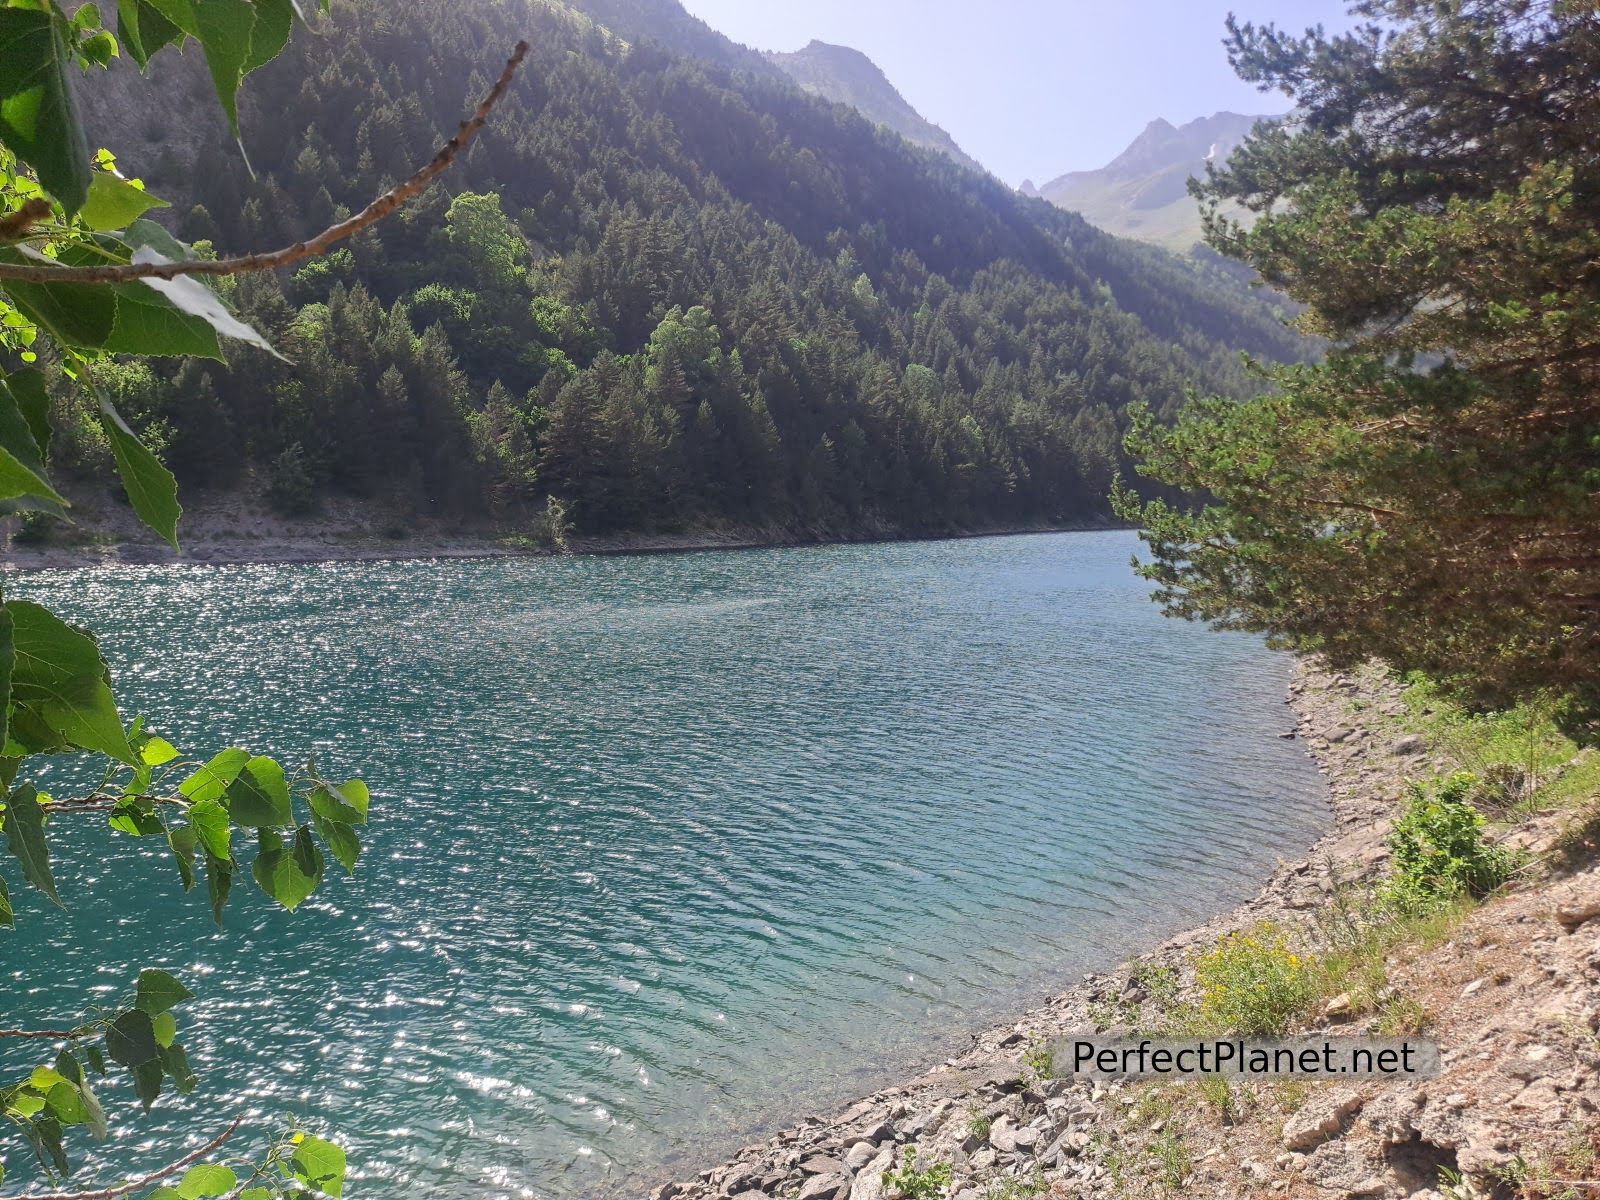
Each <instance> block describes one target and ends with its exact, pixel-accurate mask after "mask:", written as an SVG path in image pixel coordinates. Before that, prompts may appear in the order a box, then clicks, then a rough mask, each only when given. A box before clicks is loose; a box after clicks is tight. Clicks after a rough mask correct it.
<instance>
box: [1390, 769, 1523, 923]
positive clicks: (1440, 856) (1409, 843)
mask: <svg viewBox="0 0 1600 1200" xmlns="http://www.w3.org/2000/svg"><path fill="white" fill-rule="evenodd" d="M1477 786H1478V777H1477V776H1476V775H1473V774H1472V773H1471V772H1470V771H1457V772H1456V773H1455V774H1454V775H1452V776H1450V778H1449V779H1447V780H1445V781H1444V782H1443V783H1441V784H1439V785H1437V786H1436V787H1434V788H1431V789H1430V788H1427V787H1424V786H1423V785H1422V784H1417V783H1413V784H1412V785H1411V787H1410V795H1409V797H1408V799H1407V801H1406V807H1405V811H1404V812H1403V813H1402V814H1401V815H1400V819H1399V820H1398V821H1396V822H1395V826H1394V830H1393V832H1391V833H1390V834H1389V838H1388V841H1387V842H1386V843H1385V844H1386V845H1387V846H1388V847H1389V852H1390V853H1391V854H1392V855H1393V856H1394V867H1393V870H1392V872H1391V874H1390V877H1389V881H1388V883H1387V884H1386V885H1385V887H1384V889H1383V894H1382V898H1383V900H1384V902H1385V903H1386V904H1387V905H1388V906H1389V907H1391V908H1393V909H1394V910H1395V911H1397V912H1399V913H1402V914H1415V913H1419V912H1426V911H1428V910H1430V909H1433V908H1438V907H1440V906H1442V905H1446V904H1450V903H1453V902H1455V901H1458V900H1461V899H1464V898H1469V897H1470V898H1472V899H1482V898H1483V897H1484V896H1487V895H1488V894H1489V893H1490V892H1492V891H1494V890H1495V889H1496V888H1498V887H1499V886H1500V885H1501V884H1503V883H1505V882H1506V880H1508V879H1510V878H1511V875H1512V873H1513V872H1514V871H1515V870H1516V869H1517V867H1518V865H1519V861H1518V858H1517V856H1516V855H1515V854H1513V853H1512V852H1511V851H1509V850H1507V849H1506V848H1505V847H1503V846H1496V845H1493V844H1492V843H1490V842H1488V841H1487V840H1485V838H1484V836H1483V825H1484V821H1483V814H1482V813H1480V812H1479V811H1478V810H1477V809H1475V808H1473V807H1472V805H1471V804H1469V803H1467V796H1468V795H1470V794H1471V792H1472V790H1473V789H1474V788H1475V787H1477Z"/></svg>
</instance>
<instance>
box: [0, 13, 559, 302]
mask: <svg viewBox="0 0 1600 1200" xmlns="http://www.w3.org/2000/svg"><path fill="white" fill-rule="evenodd" d="M527 55H528V43H527V42H525V41H524V42H518V43H517V45H516V49H515V50H514V51H512V54H511V57H510V58H509V59H507V60H506V65H505V70H503V71H501V72H500V78H499V79H498V80H496V82H495V85H494V87H493V88H491V89H490V91H489V94H488V95H487V96H485V97H484V98H483V102H482V103H481V104H479V105H478V108H477V111H476V112H474V113H473V114H472V116H471V117H469V118H468V119H467V120H465V121H463V122H462V123H461V128H460V129H459V130H458V131H457V132H456V135H455V137H453V138H451V139H450V140H449V141H448V142H446V143H445V144H444V146H443V147H441V148H440V150H439V153H437V154H435V155H434V156H433V158H432V160H431V161H430V162H429V163H428V164H427V166H425V167H423V168H422V169H421V170H420V171H418V172H417V173H416V174H415V175H413V176H412V177H411V178H410V179H407V180H406V181H405V182H404V183H401V184H397V185H396V186H395V187H393V188H391V189H390V190H389V191H387V192H385V193H384V194H383V195H381V196H379V197H378V198H377V199H376V200H374V201H373V202H372V203H371V204H369V205H367V206H366V208H364V209H362V210H361V211H360V212H358V213H357V214H356V215H355V216H353V217H351V218H349V219H348V220H345V221H341V222H339V223H338V224H337V225H332V226H330V227H329V228H327V229H324V230H323V231H322V232H321V233H319V234H317V236H316V237H314V238H311V239H310V240H309V241H304V242H296V243H295V244H294V245H292V246H285V247H284V248H283V249H281V250H273V251H270V252H268V253H264V254H246V255H243V256H241V257H238V258H223V259H217V260H214V261H210V262H174V263H119V264H115V265H112V266H104V267H39V266H24V265H22V264H18V263H0V281H4V280H8V279H9V280H15V281H16V282H18V283H125V282H127V281H129V280H134V279H175V278H177V277H178V276H180V275H243V274H247V273H249V272H252V271H271V270H274V269H276V268H278V267H284V266H288V265H289V264H290V263H294V262H299V261H300V260H301V259H305V258H314V257H315V256H317V255H319V254H322V253H324V252H325V251H326V250H327V249H328V247H330V246H332V245H333V244H334V243H336V242H341V241H343V240H344V239H345V238H348V237H352V236H354V235H355V234H358V233H360V232H361V231H362V230H363V229H366V228H367V227H368V226H371V225H375V224H377V223H378V222H379V221H381V220H383V218H385V217H387V216H388V215H389V214H390V213H392V212H394V210H395V209H397V208H399V207H400V206H401V205H402V204H404V203H405V202H406V201H407V200H409V199H411V198H412V197H413V196H416V195H418V194H419V193H421V192H423V191H425V190H426V189H427V187H428V185H429V184H430V183H432V182H433V181H434V180H435V179H436V178H438V177H439V176H440V175H442V174H443V173H444V172H445V171H446V170H448V169H449V167H450V164H451V163H453V162H455V160H456V158H457V157H458V156H459V155H460V154H461V152H462V151H463V150H465V149H466V148H467V147H468V146H469V145H470V144H471V143H472V139H473V138H474V137H476V136H477V134H478V131H479V130H480V129H482V128H483V127H484V125H485V124H487V123H488V120H489V114H490V113H492V112H493V111H494V109H495V106H496V105H497V104H499V103H500V101H501V99H502V98H503V97H504V96H505V94H506V91H507V90H508V89H509V88H510V87H511V81H512V80H513V79H514V78H515V76H516V73H517V68H518V67H520V66H521V65H522V60H523V59H524V58H526V57H527Z"/></svg>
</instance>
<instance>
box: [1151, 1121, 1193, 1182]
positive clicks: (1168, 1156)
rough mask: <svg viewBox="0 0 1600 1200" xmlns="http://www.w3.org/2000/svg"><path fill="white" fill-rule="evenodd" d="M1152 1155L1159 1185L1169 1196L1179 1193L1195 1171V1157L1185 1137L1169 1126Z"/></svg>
mask: <svg viewBox="0 0 1600 1200" xmlns="http://www.w3.org/2000/svg"><path fill="white" fill-rule="evenodd" d="M1150 1153H1151V1155H1152V1156H1153V1157H1154V1158H1155V1161H1156V1166H1157V1170H1156V1183H1157V1185H1158V1186H1159V1187H1160V1188H1161V1190H1162V1191H1164V1192H1166V1193H1167V1194H1168V1195H1173V1194H1175V1193H1177V1192H1178V1191H1179V1190H1180V1189H1182V1187H1183V1181H1184V1180H1185V1179H1187V1178H1189V1173H1190V1172H1191V1171H1193V1170H1194V1156H1193V1155H1192V1154H1190V1153H1189V1147H1188V1145H1187V1144H1186V1143H1185V1142H1184V1140H1183V1135H1182V1134H1181V1133H1179V1132H1178V1131H1177V1130H1176V1129H1174V1128H1172V1127H1171V1126H1168V1127H1167V1128H1165V1129H1163V1130H1162V1131H1161V1133H1160V1134H1159V1135H1158V1136H1157V1137H1156V1140H1155V1144H1154V1145H1152V1146H1151V1147H1150Z"/></svg>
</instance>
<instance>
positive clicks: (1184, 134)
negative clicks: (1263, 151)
mask: <svg viewBox="0 0 1600 1200" xmlns="http://www.w3.org/2000/svg"><path fill="white" fill-rule="evenodd" d="M1278 120H1282V117H1281V116H1247V115H1245V114H1242V113H1235V112H1216V113H1212V114H1211V115H1210V116H1209V117H1199V118H1197V119H1195V120H1193V121H1190V122H1188V123H1187V124H1185V125H1181V126H1180V125H1174V124H1173V123H1172V122H1171V121H1168V120H1167V119H1166V118H1164V117H1157V118H1156V119H1155V120H1154V121H1151V122H1150V123H1149V124H1148V125H1146V126H1145V127H1144V130H1143V132H1141V133H1140V134H1139V136H1138V137H1136V138H1134V139H1133V141H1132V142H1130V143H1129V144H1128V148H1127V149H1126V150H1124V151H1123V152H1122V153H1121V154H1119V155H1117V156H1116V157H1115V158H1114V159H1112V160H1111V161H1110V162H1109V163H1107V164H1106V165H1105V166H1103V167H1101V168H1099V169H1098V170H1094V171H1071V172H1069V173H1067V174H1066V175H1062V176H1060V177H1059V178H1057V179H1052V180H1051V181H1050V182H1049V183H1047V184H1045V185H1044V186H1043V187H1041V188H1040V189H1038V190H1039V194H1040V195H1042V196H1043V197H1044V198H1045V199H1046V200H1049V201H1050V202H1051V203H1052V204H1055V205H1058V206H1059V207H1061V208H1065V209H1070V210H1072V211H1074V212H1079V213H1082V214H1083V216H1084V218H1085V219H1086V220H1087V221H1089V222H1090V223H1091V224H1094V225H1098V226H1099V227H1100V228H1101V229H1104V230H1105V231H1106V232H1108V233H1115V234H1118V235H1120V236H1122V237H1132V238H1139V239H1141V240H1143V241H1149V242H1156V243H1158V244H1160V245H1163V246H1166V247H1167V248H1168V249H1172V250H1187V249H1189V248H1190V247H1192V246H1193V245H1194V243H1195V242H1197V241H1199V240H1200V235H1201V227H1200V211H1199V206H1198V205H1197V204H1196V202H1195V201H1194V199H1193V197H1191V196H1190V195H1189V190H1188V183H1189V179H1190V178H1191V177H1199V176H1203V175H1204V174H1205V170H1206V164H1207V163H1223V162H1226V161H1227V160H1228V159H1229V158H1231V157H1232V156H1233V152H1234V150H1236V149H1237V148H1238V146H1239V144H1240V143H1241V142H1243V141H1244V139H1245V138H1246V137H1248V136H1249V134H1250V131H1251V130H1252V129H1254V128H1255V125H1256V122H1258V121H1278Z"/></svg>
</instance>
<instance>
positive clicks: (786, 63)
mask: <svg viewBox="0 0 1600 1200" xmlns="http://www.w3.org/2000/svg"><path fill="white" fill-rule="evenodd" d="M766 58H767V61H768V62H770V63H772V64H773V65H774V66H776V67H777V68H779V69H780V70H781V71H783V72H784V73H785V74H786V75H788V76H789V78H791V79H793V80H794V81H795V82H796V83H797V84H799V85H800V87H801V88H802V89H804V90H805V91H807V92H810V93H811V94H812V95H814V96H821V97H822V98H823V99H825V100H832V101H833V102H834V103H835V104H848V105H849V106H850V107H852V108H854V109H855V110H856V111H857V112H859V113H860V114H861V115H862V116H864V117H866V118H867V120H869V121H872V122H873V123H875V124H878V125H886V126H888V127H889V128H890V129H892V130H893V131H894V132H895V133H898V134H899V135H900V136H901V137H903V138H905V139H906V141H908V142H910V143H911V144H912V145H915V146H922V147H924V148H926V149H929V150H937V151H939V152H940V153H941V154H946V155H948V156H949V157H950V158H952V159H954V160H955V161H956V162H958V163H960V164H961V165H962V166H964V167H971V168H972V169H973V170H975V171H982V170H983V166H982V164H980V163H979V162H978V161H977V160H976V159H974V158H973V157H972V156H971V155H969V154H967V153H966V152H965V151H963V150H962V149H961V147H960V146H958V145H956V142H955V139H954V138H952V137H951V136H950V135H949V134H948V133H946V132H945V131H944V130H943V129H941V128H939V126H937V125H935V124H933V123H932V122H931V121H929V120H928V119H927V118H926V117H924V116H923V115H922V114H921V113H919V112H918V111H917V110H916V109H915V108H913V107H911V105H910V104H909V103H907V101H906V98H905V97H904V96H902V95H901V94H900V91H899V89H898V88H896V87H895V86H894V84H893V83H891V82H890V81H889V77H888V76H887V75H885V74H884V72H883V68H882V67H880V66H878V64H877V63H875V62H873V61H872V59H871V58H869V57H868V56H867V55H865V54H863V53H862V52H861V51H860V50H857V49H855V48H853V47H851V46H837V45H834V44H833V43H832V42H824V41H822V40H820V39H817V38H813V39H812V40H811V41H810V42H809V43H807V45H806V46H805V48H804V49H801V50H796V51H794V52H793V53H791V54H784V53H781V52H770V53H768V54H767V56H766Z"/></svg>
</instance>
